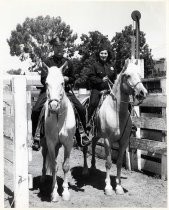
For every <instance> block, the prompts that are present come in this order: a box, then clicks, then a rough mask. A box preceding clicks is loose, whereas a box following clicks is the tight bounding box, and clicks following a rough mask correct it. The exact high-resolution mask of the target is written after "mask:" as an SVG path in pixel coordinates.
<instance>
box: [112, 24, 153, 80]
mask: <svg viewBox="0 0 169 210" xmlns="http://www.w3.org/2000/svg"><path fill="white" fill-rule="evenodd" d="M135 33H136V32H135V30H134V32H133V30H132V25H129V26H126V27H125V28H124V30H122V32H119V33H116V35H115V36H114V37H113V39H112V40H111V43H112V51H113V56H114V60H115V68H116V70H117V73H119V72H120V71H121V70H122V68H123V65H124V62H125V59H127V58H131V37H132V36H133V35H135ZM139 41H140V42H139V48H140V59H144V69H145V72H144V75H145V77H147V76H148V75H150V74H151V72H152V69H153V68H154V62H153V59H152V55H151V49H149V46H148V44H146V38H145V33H144V32H142V31H140V37H139Z"/></svg>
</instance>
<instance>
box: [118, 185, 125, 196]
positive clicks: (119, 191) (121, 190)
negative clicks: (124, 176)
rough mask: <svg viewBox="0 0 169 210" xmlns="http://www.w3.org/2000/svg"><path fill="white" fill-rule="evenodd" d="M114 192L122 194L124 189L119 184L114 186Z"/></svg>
mask: <svg viewBox="0 0 169 210" xmlns="http://www.w3.org/2000/svg"><path fill="white" fill-rule="evenodd" d="M116 194H117V195H123V194H124V190H123V188H122V187H121V186H117V187H116Z"/></svg>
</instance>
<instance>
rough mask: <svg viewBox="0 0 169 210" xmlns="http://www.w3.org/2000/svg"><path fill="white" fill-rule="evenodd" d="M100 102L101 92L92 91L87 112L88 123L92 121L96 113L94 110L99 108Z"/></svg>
mask: <svg viewBox="0 0 169 210" xmlns="http://www.w3.org/2000/svg"><path fill="white" fill-rule="evenodd" d="M99 101H100V91H98V90H96V89H93V90H92V91H91V95H90V103H89V107H88V109H87V112H88V120H87V121H88V122H89V121H90V119H91V117H92V115H93V113H94V110H95V109H96V107H97V106H98V104H99Z"/></svg>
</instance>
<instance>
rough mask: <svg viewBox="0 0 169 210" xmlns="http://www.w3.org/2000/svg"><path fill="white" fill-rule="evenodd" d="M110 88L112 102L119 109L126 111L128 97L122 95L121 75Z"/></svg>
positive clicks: (124, 94)
mask: <svg viewBox="0 0 169 210" xmlns="http://www.w3.org/2000/svg"><path fill="white" fill-rule="evenodd" d="M117 79H118V81H115V84H114V86H113V88H112V94H113V97H112V99H113V100H116V103H117V106H118V107H119V109H126V108H127V109H128V103H129V95H128V94H126V93H124V92H123V91H122V88H121V75H120V76H119V77H118V78H117Z"/></svg>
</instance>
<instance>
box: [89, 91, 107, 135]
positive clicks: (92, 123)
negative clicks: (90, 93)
mask: <svg viewBox="0 0 169 210" xmlns="http://www.w3.org/2000/svg"><path fill="white" fill-rule="evenodd" d="M109 94H110V91H109V90H103V91H101V92H100V95H101V98H100V101H99V103H98V106H97V107H96V109H95V110H94V112H93V115H92V117H91V119H90V121H89V122H88V125H87V130H88V132H89V133H90V134H91V135H92V136H95V135H96V132H97V130H96V128H97V126H96V124H97V120H96V119H97V113H98V112H99V109H100V107H101V105H102V104H103V101H104V100H105V98H106V96H107V95H109Z"/></svg>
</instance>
